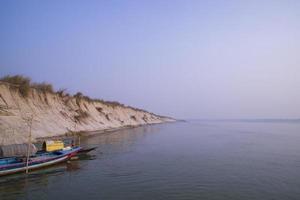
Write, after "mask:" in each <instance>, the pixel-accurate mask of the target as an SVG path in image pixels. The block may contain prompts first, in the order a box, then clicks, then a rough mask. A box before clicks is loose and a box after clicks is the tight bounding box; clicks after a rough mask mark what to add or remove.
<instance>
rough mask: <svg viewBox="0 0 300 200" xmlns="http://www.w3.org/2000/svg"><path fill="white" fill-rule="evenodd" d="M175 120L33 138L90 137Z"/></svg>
mask: <svg viewBox="0 0 300 200" xmlns="http://www.w3.org/2000/svg"><path fill="white" fill-rule="evenodd" d="M176 122H181V120H175V119H174V121H166V122H159V123H151V124H138V125H127V126H123V127H118V128H107V129H102V130H95V131H78V132H67V133H65V134H62V135H57V136H48V137H39V138H35V142H42V141H45V140H61V139H66V138H69V137H92V136H95V135H100V134H106V133H113V132H116V131H120V130H126V129H134V128H138V127H143V126H155V125H161V124H169V123H176Z"/></svg>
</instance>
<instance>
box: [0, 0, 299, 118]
mask: <svg viewBox="0 0 300 200" xmlns="http://www.w3.org/2000/svg"><path fill="white" fill-rule="evenodd" d="M299 52H300V1H297V0H295V1H289V0H281V1H277V0H271V1H263V0H252V1H243V0H241V1H231V0H224V1H221V0H220V1H217V0H209V1H208V0H207V1H201V0H195V1H190V0H158V1H156V0H148V1H146V0H138V1H135V0H130V1H124V0H119V1H115V0H109V1H105V0H103V1H101V0H98V1H92V0H89V1H83V0H82V1H76V0H72V1H66V0H62V1H58V0H51V1H50V0H49V1H47V0H45V1H31V0H27V1H23V0H20V1H16V0H11V1H8V0H3V1H0V76H4V75H15V74H22V75H25V76H29V77H31V78H32V80H33V81H36V82H42V81H46V82H49V83H52V84H53V85H54V87H55V88H56V89H60V88H67V90H68V92H70V93H75V92H77V91H81V92H82V93H84V94H85V95H88V96H91V97H94V98H102V99H105V100H115V101H119V102H121V103H124V104H127V105H131V106H135V107H139V108H143V109H146V110H149V111H151V112H154V113H158V114H162V115H168V116H172V117H175V118H180V119H232V118H234V119H236V118H247V119H250V118H300V109H299V108H300V55H299Z"/></svg>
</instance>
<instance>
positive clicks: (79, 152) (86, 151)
mask: <svg viewBox="0 0 300 200" xmlns="http://www.w3.org/2000/svg"><path fill="white" fill-rule="evenodd" d="M95 149H97V147H91V148H82V149H80V150H79V151H78V154H82V153H88V152H90V151H93V150H95Z"/></svg>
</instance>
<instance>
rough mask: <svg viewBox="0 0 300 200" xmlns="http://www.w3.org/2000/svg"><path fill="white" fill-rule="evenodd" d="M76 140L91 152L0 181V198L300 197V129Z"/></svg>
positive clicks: (272, 126)
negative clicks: (90, 148)
mask: <svg viewBox="0 0 300 200" xmlns="http://www.w3.org/2000/svg"><path fill="white" fill-rule="evenodd" d="M81 141H82V144H83V146H97V147H98V148H97V149H96V151H94V152H91V153H90V155H86V156H84V157H82V158H80V159H79V160H75V161H71V162H70V163H62V164H60V165H57V166H53V167H50V168H46V169H42V170H38V171H34V172H32V173H31V174H29V175H24V174H19V175H13V176H7V177H0V199H1V200H7V199H28V200H42V199H46V200H47V199H51V200H60V199H64V200H65V199H73V200H77V199H85V200H94V199H97V200H98V199H104V200H109V199H130V200H134V199H139V200H140V199H145V200H148V199H151V200H152V199H155V200H156V199H172V200H174V199H212V200H218V199H220V200H224V199H225V200H226V199H228V200H235V199H259V200H261V199H264V200H267V199H272V200H276V199H278V200H285V199H295V200H298V199H300V123H288V122H282V123H280V122H276V123H275V122H274V123H272V122H267V123H263V122H212V121H211V122H209V121H188V122H178V123H170V124H160V125H153V126H144V127H138V128H133V129H127V130H120V131H116V132H111V133H106V134H101V135H96V136H93V137H88V138H82V140H81Z"/></svg>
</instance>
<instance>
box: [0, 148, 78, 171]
mask: <svg viewBox="0 0 300 200" xmlns="http://www.w3.org/2000/svg"><path fill="white" fill-rule="evenodd" d="M80 149H81V147H72V148H71V147H69V148H65V149H62V150H58V151H54V152H42V153H37V154H35V155H34V156H31V157H30V158H29V161H28V167H27V160H26V158H24V157H9V158H1V159H0V176H3V175H8V174H15V173H19V172H25V171H26V170H27V168H28V170H33V169H38V168H42V167H46V166H49V165H54V164H57V163H60V162H63V161H66V160H67V159H69V158H70V157H72V156H74V155H76V154H77V153H78V151H80Z"/></svg>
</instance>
